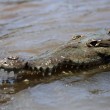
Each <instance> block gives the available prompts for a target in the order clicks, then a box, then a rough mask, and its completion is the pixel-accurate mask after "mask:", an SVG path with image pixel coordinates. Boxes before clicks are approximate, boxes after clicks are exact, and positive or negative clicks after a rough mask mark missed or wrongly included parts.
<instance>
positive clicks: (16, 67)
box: [0, 33, 110, 85]
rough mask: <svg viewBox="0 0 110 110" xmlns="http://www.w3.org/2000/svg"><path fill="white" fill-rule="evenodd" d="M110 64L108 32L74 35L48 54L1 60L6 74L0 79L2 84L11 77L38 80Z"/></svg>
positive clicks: (7, 81)
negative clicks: (31, 58)
mask: <svg viewBox="0 0 110 110" xmlns="http://www.w3.org/2000/svg"><path fill="white" fill-rule="evenodd" d="M109 63H110V36H109V34H108V33H105V34H101V35H97V34H94V35H92V36H89V37H88V36H82V35H77V36H74V37H73V38H72V40H70V41H69V42H67V43H66V44H65V45H63V46H62V47H60V48H59V49H56V50H55V51H54V52H52V53H51V54H49V55H45V56H40V57H37V58H36V59H33V60H29V61H26V60H23V59H21V58H19V57H13V56H12V57H7V58H4V59H2V60H0V73H4V74H5V73H6V74H7V77H6V78H3V77H2V76H1V77H0V79H1V83H2V84H6V83H8V84H11V83H12V82H11V79H13V81H14V82H19V81H23V80H25V79H31V80H32V79H33V78H35V79H39V78H43V77H48V76H51V75H56V74H58V73H64V72H65V71H69V72H70V71H71V72H74V71H79V70H84V69H89V68H94V67H97V66H100V65H103V64H109ZM108 68H109V67H108ZM98 69H99V68H98ZM8 73H11V74H12V73H13V76H11V77H10V75H9V74H8ZM2 84H1V85H2Z"/></svg>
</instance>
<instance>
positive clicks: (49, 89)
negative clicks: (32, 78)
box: [0, 0, 110, 110]
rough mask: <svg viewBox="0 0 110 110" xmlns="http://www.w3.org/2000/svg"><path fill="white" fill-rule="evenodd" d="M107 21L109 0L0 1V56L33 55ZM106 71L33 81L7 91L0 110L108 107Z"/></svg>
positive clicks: (105, 26) (109, 79) (103, 26)
mask: <svg viewBox="0 0 110 110" xmlns="http://www.w3.org/2000/svg"><path fill="white" fill-rule="evenodd" d="M109 24H110V0H97V1H96V0H92V1H90V0H0V58H2V57H5V56H8V55H10V54H14V55H20V56H21V57H23V58H30V57H35V56H37V55H40V54H41V53H44V52H47V51H52V50H53V49H55V48H57V47H59V46H60V45H62V43H64V42H66V41H68V40H70V39H71V37H72V36H73V35H74V34H87V33H95V32H99V31H101V30H108V29H110V25H109ZM109 74H110V73H109V72H107V73H102V74H98V75H96V76H94V77H91V78H90V79H88V80H86V81H85V80H81V81H78V82H76V83H72V81H73V82H74V78H76V79H77V77H70V78H67V79H61V80H58V81H55V82H52V83H49V84H40V85H36V86H34V87H32V88H28V89H26V90H24V91H21V92H19V93H17V94H15V95H12V100H11V101H9V102H8V103H6V104H4V105H0V110H30V109H32V110H36V108H37V109H38V110H67V109H68V110H72V109H73V108H74V109H75V110H80V109H82V110H93V109H94V110H109V108H110V105H109V102H110V86H109V85H110V75H109Z"/></svg>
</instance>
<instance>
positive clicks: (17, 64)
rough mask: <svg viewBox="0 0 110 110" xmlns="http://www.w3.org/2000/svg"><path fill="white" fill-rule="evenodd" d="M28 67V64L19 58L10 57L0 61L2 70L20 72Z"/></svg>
mask: <svg viewBox="0 0 110 110" xmlns="http://www.w3.org/2000/svg"><path fill="white" fill-rule="evenodd" d="M25 66H26V62H25V61H24V60H22V59H21V58H19V57H17V56H10V57H7V58H4V59H2V60H0V69H2V70H4V71H7V72H10V71H19V70H22V69H23V68H24V67H25Z"/></svg>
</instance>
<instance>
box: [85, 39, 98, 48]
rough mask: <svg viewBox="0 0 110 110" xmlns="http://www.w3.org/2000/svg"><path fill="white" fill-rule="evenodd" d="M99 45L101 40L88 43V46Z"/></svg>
mask: <svg viewBox="0 0 110 110" xmlns="http://www.w3.org/2000/svg"><path fill="white" fill-rule="evenodd" d="M98 45H99V41H97V40H92V41H90V42H89V43H87V46H88V47H97V46H98Z"/></svg>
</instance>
